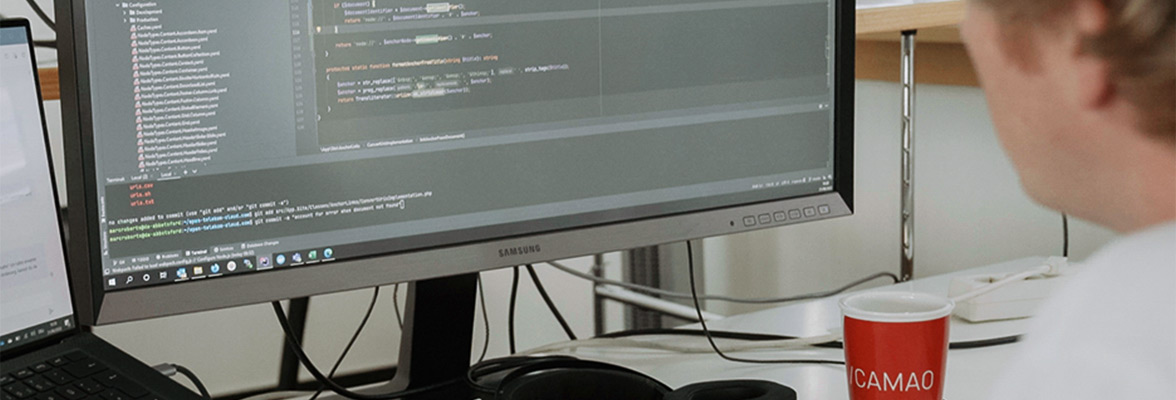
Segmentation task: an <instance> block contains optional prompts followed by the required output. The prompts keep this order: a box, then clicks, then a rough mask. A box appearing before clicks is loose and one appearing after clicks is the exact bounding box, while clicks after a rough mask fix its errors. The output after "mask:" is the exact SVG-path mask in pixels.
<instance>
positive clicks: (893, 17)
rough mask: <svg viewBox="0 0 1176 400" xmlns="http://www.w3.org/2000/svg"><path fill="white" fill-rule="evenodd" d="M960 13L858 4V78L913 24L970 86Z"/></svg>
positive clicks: (883, 75)
mask: <svg viewBox="0 0 1176 400" xmlns="http://www.w3.org/2000/svg"><path fill="white" fill-rule="evenodd" d="M963 18H964V2H963V1H962V0H953V1H944V2H936V3H921V4H912V5H907V6H895V7H880V8H867V9H862V10H858V11H857V39H858V41H857V57H856V59H857V77H858V79H870V80H884V81H892V82H897V81H898V73H899V72H898V65H899V63H898V41H899V33H900V32H902V31H905V30H911V29H919V35H918V37H917V41H918V44H917V45H916V47H915V57H916V59H917V61H916V65H915V72H916V74H917V76H916V80H917V81H919V82H922V83H934V84H946V85H969V86H975V85H976V76H975V73H974V72H973V71H972V66H971V63H970V62H969V60H968V57H967V54H966V53H965V52H964V50H963V46H962V45H961V44H960V35H959V30H958V29H956V28H955V26H956V25H958V24H959V23H960V21H961V20H962V19H963ZM929 28H930V29H929ZM38 72H39V73H40V76H41V91H42V93H41V94H42V96H43V97H44V99H45V100H58V99H60V98H61V92H60V86H59V84H58V79H57V78H58V77H57V68H41V69H40V70H39V71H38Z"/></svg>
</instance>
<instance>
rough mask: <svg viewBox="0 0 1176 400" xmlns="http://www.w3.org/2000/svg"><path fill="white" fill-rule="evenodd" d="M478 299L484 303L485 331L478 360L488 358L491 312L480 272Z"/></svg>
mask: <svg viewBox="0 0 1176 400" xmlns="http://www.w3.org/2000/svg"><path fill="white" fill-rule="evenodd" d="M478 300H479V303H481V304H482V327H483V328H484V330H485V332H484V334H483V336H482V355H480V356H478V362H482V361H485V360H486V351H487V350H489V349H490V313H489V312H487V311H486V287H485V286H483V285H482V274H480V273H479V274H478Z"/></svg>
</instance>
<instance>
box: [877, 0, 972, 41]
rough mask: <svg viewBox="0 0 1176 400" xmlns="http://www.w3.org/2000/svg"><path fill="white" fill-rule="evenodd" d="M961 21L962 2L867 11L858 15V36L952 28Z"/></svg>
mask: <svg viewBox="0 0 1176 400" xmlns="http://www.w3.org/2000/svg"><path fill="white" fill-rule="evenodd" d="M963 19H964V2H963V0H954V1H942V2H935V3H919V4H912V5H907V6H894V7H879V8H867V9H862V10H858V11H857V34H858V35H859V36H860V35H863V34H872V33H886V32H902V31H906V30H911V29H926V28H937V27H942V26H952V25H959V23H960V21H962V20H963Z"/></svg>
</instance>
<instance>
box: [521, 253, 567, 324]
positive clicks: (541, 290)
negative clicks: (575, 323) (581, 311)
mask: <svg viewBox="0 0 1176 400" xmlns="http://www.w3.org/2000/svg"><path fill="white" fill-rule="evenodd" d="M527 273H528V274H530V275H531V282H534V283H535V288H536V289H539V296H540V297H543V302H544V303H547V309H549V310H551V314H552V315H555V319H556V320H558V321H559V326H561V327H563V330H564V333H566V334H567V335H568V340H576V334H575V332H572V327H571V326H570V325H568V321H567V320H565V319H564V316H563V314H561V313H560V312H559V309H558V308H556V307H555V302H553V301H551V296H548V295H547V289H545V288H543V282H540V281H539V274H536V273H535V267H534V266H533V265H531V264H527Z"/></svg>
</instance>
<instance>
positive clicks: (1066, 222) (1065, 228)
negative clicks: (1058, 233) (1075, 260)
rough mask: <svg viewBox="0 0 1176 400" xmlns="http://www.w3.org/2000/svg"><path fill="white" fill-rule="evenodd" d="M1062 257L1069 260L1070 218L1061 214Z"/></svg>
mask: <svg viewBox="0 0 1176 400" xmlns="http://www.w3.org/2000/svg"><path fill="white" fill-rule="evenodd" d="M1062 257H1066V258H1070V218H1069V217H1067V216H1066V213H1062Z"/></svg>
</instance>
